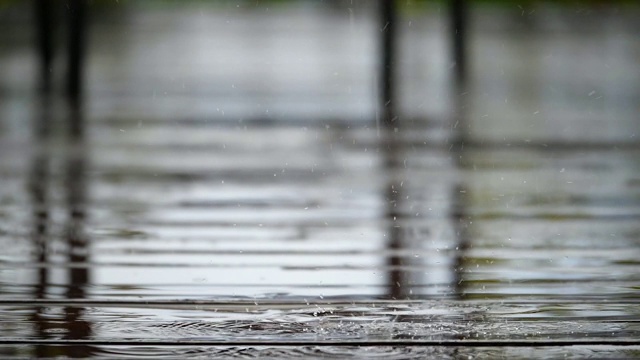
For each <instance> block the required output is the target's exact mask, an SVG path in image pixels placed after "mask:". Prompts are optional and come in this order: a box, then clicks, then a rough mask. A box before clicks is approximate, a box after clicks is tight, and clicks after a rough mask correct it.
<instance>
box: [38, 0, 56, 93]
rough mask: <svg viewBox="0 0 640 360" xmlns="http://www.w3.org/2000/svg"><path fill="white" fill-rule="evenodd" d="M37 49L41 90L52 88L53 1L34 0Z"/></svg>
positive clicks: (45, 90)
mask: <svg viewBox="0 0 640 360" xmlns="http://www.w3.org/2000/svg"><path fill="white" fill-rule="evenodd" d="M34 10H35V20H36V29H37V31H36V38H37V51H38V57H39V61H40V85H39V86H40V90H41V91H42V92H44V93H48V92H49V91H50V90H51V70H52V69H51V65H52V63H53V40H52V38H53V33H52V30H53V21H52V14H51V10H52V9H51V1H49V0H34Z"/></svg>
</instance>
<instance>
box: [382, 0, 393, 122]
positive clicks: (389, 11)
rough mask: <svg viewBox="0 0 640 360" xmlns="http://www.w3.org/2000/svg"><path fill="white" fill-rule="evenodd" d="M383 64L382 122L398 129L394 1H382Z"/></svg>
mask: <svg viewBox="0 0 640 360" xmlns="http://www.w3.org/2000/svg"><path fill="white" fill-rule="evenodd" d="M379 8H380V20H381V30H380V31H381V33H382V34H381V35H382V36H381V46H380V51H381V58H382V61H381V64H380V78H379V81H380V88H381V91H380V101H381V108H382V122H383V124H384V126H385V127H386V128H394V127H397V115H396V113H395V81H394V80H395V71H394V70H395V69H394V61H395V47H396V7H395V4H394V0H381V3H380V6H379Z"/></svg>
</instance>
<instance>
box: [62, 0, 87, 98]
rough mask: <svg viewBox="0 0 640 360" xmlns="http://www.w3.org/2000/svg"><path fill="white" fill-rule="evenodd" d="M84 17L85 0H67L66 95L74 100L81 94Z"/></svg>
mask: <svg viewBox="0 0 640 360" xmlns="http://www.w3.org/2000/svg"><path fill="white" fill-rule="evenodd" d="M85 18H86V2H85V0H69V43H68V59H67V60H68V63H67V64H68V65H67V95H68V96H69V98H70V99H71V100H74V101H79V100H80V96H81V94H82V75H83V60H84V37H85V31H86V29H85V27H86V26H85V25H86V19H85Z"/></svg>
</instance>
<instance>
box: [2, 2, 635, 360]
mask: <svg viewBox="0 0 640 360" xmlns="http://www.w3.org/2000/svg"><path fill="white" fill-rule="evenodd" d="M165 6H166V5H165ZM308 6H311V5H296V6H292V7H283V9H281V10H279V11H275V12H273V13H267V10H265V8H258V10H256V9H253V10H248V9H244V10H233V9H231V10H229V9H227V8H225V10H224V11H222V12H221V10H220V9H219V8H218V9H217V11H214V10H215V9H214V10H212V9H211V8H210V7H207V6H204V7H203V6H202V5H201V6H200V7H198V6H195V5H192V6H187V7H185V8H178V9H179V10H176V9H174V8H171V10H169V9H166V8H164V7H162V6H160V7H157V8H156V7H153V6H151V7H149V8H142V10H141V9H137V8H136V7H135V6H133V5H129V12H126V14H128V16H129V17H121V14H119V13H117V11H115V14H111V17H107V18H106V20H105V19H103V20H96V23H95V24H94V25H92V26H93V30H92V33H91V37H92V41H93V42H91V45H90V46H89V49H90V52H89V58H88V69H87V72H88V76H87V87H88V90H87V99H86V101H85V102H84V103H83V104H82V105H81V106H80V107H76V106H69V104H68V103H66V102H65V101H63V100H64V99H62V98H61V97H57V96H52V97H50V98H47V97H38V96H36V95H35V91H31V90H32V89H31V85H30V84H28V83H25V82H24V78H22V77H21V74H22V75H24V76H27V75H28V74H30V73H31V72H34V71H35V70H34V69H33V68H34V67H35V65H34V62H35V60H33V59H32V54H31V53H29V48H28V47H27V46H26V45H25V44H28V43H25V44H22V43H21V42H20V41H18V40H20V39H17V40H16V38H19V37H20V36H21V35H15V34H14V35H6V34H5V35H2V37H3V38H7V39H14V41H13V42H8V44H10V45H7V46H6V48H0V49H1V50H2V51H1V52H0V65H1V66H0V74H2V80H1V81H2V83H1V85H2V89H3V90H2V93H1V94H0V95H1V97H0V116H1V122H0V148H1V149H0V152H1V153H2V155H1V156H0V181H1V185H0V248H1V249H2V251H0V355H1V356H3V357H59V356H64V357H105V358H106V357H130V358H145V357H149V358H161V357H191V356H192V357H213V356H216V357H240V358H243V357H259V358H282V357H303V358H332V357H335V358H344V357H353V358H376V357H385V358H389V359H404V358H424V357H434V358H474V359H475V358H498V357H503V358H532V357H553V358H555V357H571V358H584V357H595V358H615V357H618V358H632V357H638V356H640V343H638V342H637V340H636V339H637V338H638V337H639V336H640V325H639V324H640V322H639V320H640V297H639V296H638V294H639V291H640V271H639V270H640V260H638V259H639V258H640V246H639V245H640V222H639V221H638V220H639V219H640V161H639V160H638V159H640V143H638V141H637V136H638V133H637V131H638V126H639V124H640V123H638V119H637V114H638V110H640V109H639V108H638V104H639V103H640V101H638V99H640V88H639V87H638V83H639V82H638V81H639V80H640V72H639V71H638V69H637V67H632V66H631V65H630V64H632V63H633V61H632V60H629V58H633V56H632V55H629V54H631V53H634V52H635V53H637V52H638V50H639V47H638V43H637V40H635V37H634V36H637V29H636V28H634V27H633V26H631V25H630V27H629V28H626V27H625V25H624V24H625V23H624V22H622V23H621V24H622V25H618V26H619V28H615V29H614V30H615V31H614V30H607V29H610V27H607V26H604V25H603V28H602V29H600V28H598V29H596V30H597V31H596V30H593V31H594V32H596V33H597V34H598V35H597V36H594V38H593V41H594V42H595V43H596V44H599V45H603V44H605V45H607V46H608V48H609V49H610V51H609V52H608V54H609V55H610V58H606V57H605V58H602V59H601V58H597V57H595V58H594V57H589V56H587V55H588V54H591V52H594V53H595V52H596V50H594V48H593V47H594V46H595V45H591V46H588V45H585V44H583V43H582V42H581V41H579V40H576V39H578V37H577V35H575V33H574V31H576V30H575V29H574V28H571V27H570V26H569V28H568V30H567V29H566V28H563V27H561V28H560V29H559V30H558V29H557V28H555V27H554V26H558V23H562V22H561V21H560V20H562V19H560V20H558V19H557V18H554V17H553V16H554V14H556V13H555V12H553V11H552V10H549V9H547V10H546V11H549V13H548V16H549V18H548V19H551V20H549V21H547V22H544V23H543V24H542V25H539V26H541V28H538V29H537V31H538V32H533V33H528V34H529V35H527V36H530V37H531V38H527V39H529V45H523V44H522V43H521V40H522V38H521V37H524V35H523V34H525V33H526V32H524V31H525V30H522V29H520V30H519V31H522V32H516V33H514V34H511V35H505V34H503V33H496V32H495V30H492V28H491V26H489V25H488V24H486V23H484V22H483V19H484V17H487V16H495V17H497V18H498V19H503V17H504V18H505V19H510V17H508V16H506V15H504V14H502V13H501V12H499V11H497V10H495V9H494V10H493V11H494V13H492V12H491V11H488V12H487V11H486V10H485V11H484V12H483V11H480V12H479V15H477V18H476V19H477V20H476V24H477V25H476V27H477V28H478V29H477V31H478V33H477V35H474V36H475V38H474V39H475V40H474V41H473V42H472V45H473V48H474V49H476V50H475V52H474V54H476V55H475V56H476V58H474V59H475V60H474V61H475V62H474V64H476V65H474V66H476V67H478V68H480V69H484V70H483V71H478V72H477V73H476V74H475V75H474V81H473V82H472V86H471V90H470V91H469V94H471V95H469V96H468V97H464V96H463V99H462V100H460V99H459V101H462V102H461V103H455V102H454V103H455V104H456V106H459V107H458V110H459V109H463V110H464V111H456V112H455V113H457V114H458V115H457V116H452V115H451V114H449V110H448V109H449V108H450V107H451V106H452V104H451V102H450V101H449V100H447V99H449V97H448V96H446V94H447V92H448V91H449V89H447V85H446V84H447V79H446V76H444V75H442V74H443V73H444V72H445V71H446V68H447V61H446V51H445V50H446V49H445V44H443V42H444V41H445V40H446V37H445V35H444V33H445V29H443V27H444V26H445V25H443V24H440V22H442V21H443V20H442V19H441V18H440V17H439V16H438V15H437V12H429V11H427V13H426V15H425V14H423V13H422V12H420V13H419V14H422V15H415V14H413V12H411V11H408V13H407V14H405V15H403V16H405V17H407V19H404V18H403V22H402V24H403V25H402V26H403V29H404V30H403V31H405V33H403V35H402V36H403V39H404V42H403V43H402V44H403V45H402V46H403V49H404V50H403V51H404V52H406V53H407V55H406V56H405V57H404V58H403V59H406V60H403V61H404V62H403V63H402V67H401V68H402V69H404V70H403V71H404V72H403V73H402V75H400V78H401V79H404V78H406V80H405V81H404V82H401V83H402V84H406V85H403V86H405V89H404V90H402V92H401V94H404V95H403V96H402V99H403V100H402V101H401V103H402V105H401V106H400V107H401V111H402V112H403V113H404V114H405V115H404V116H403V117H401V120H402V122H401V125H400V126H398V128H396V129H393V128H392V129H389V128H384V127H382V126H380V123H379V121H376V116H377V112H376V111H375V102H376V93H375V91H374V90H372V88H374V87H375V79H374V77H373V75H371V74H372V73H375V66H376V64H375V58H372V57H371V55H363V54H364V53H366V52H367V51H375V46H376V45H375V44H376V43H375V40H376V38H375V36H376V34H375V31H370V30H375V29H376V26H377V25H376V24H375V23H374V22H373V17H372V13H371V11H372V10H371V9H369V8H368V7H367V6H363V7H361V8H359V7H356V8H350V7H345V8H344V9H343V8H338V9H324V8H322V7H319V8H313V7H311V8H309V7H308ZM9 9H10V10H3V11H5V13H7V12H8V11H16V12H17V11H18V10H15V9H13V8H12V7H9ZM136 9H137V10H136ZM543 10H544V8H543ZM112 11H114V10H112ZM170 11H176V13H175V14H174V15H172V16H169V14H170V13H171V12H170ZM237 11H246V12H247V13H246V14H245V15H241V14H240V13H238V12H237ZM416 11H417V10H416ZM258 12H260V13H259V14H258ZM19 13H21V12H19ZM560 13H562V12H560ZM349 14H351V16H350V15H349ZM491 14H493V15H491ZM496 14H497V15H496ZM292 15H297V16H299V17H297V18H295V19H293V18H292V17H291V16H292ZM25 16H26V15H25ZM122 16H123V15H122ZM509 16H510V15H509ZM555 16H560V15H557V14H556V15H555ZM573 16H575V14H574V15H573ZM581 16H582V15H581ZM584 16H589V15H588V14H587V15H584ZM620 16H622V15H620ZM190 19H196V20H190ZM283 19H292V20H291V22H290V23H287V22H283V21H284V20H283ZM305 19H306V20H305ZM429 19H431V20H433V22H432V23H429V22H428V21H426V20H429ZM553 19H555V20H553ZM607 19H609V18H607ZM27 20H28V18H25V19H23V20H20V18H18V19H17V20H16V19H14V20H13V22H9V24H13V26H18V25H16V24H20V23H21V22H20V21H25V22H26V21H27ZM614 20H615V21H614ZM223 21H227V23H230V24H231V25H228V26H226V25H224V26H223V25H221V23H222V22H223ZM258 21H261V22H258ZM502 21H504V22H505V24H509V21H507V20H504V19H503V20H502ZM554 21H558V23H556V22H554ZM607 21H610V22H612V23H613V22H616V21H618V18H615V17H614V15H611V19H610V20H607ZM14 22H15V24H14ZM167 22H169V23H170V25H171V26H169V25H167V24H166V23H167ZM327 22H331V23H333V24H334V25H335V26H334V27H333V29H330V30H327V31H329V33H323V32H321V31H318V29H325V28H326V23H327ZM616 23H617V22H616ZM283 24H288V25H286V26H285V25H283ZM410 24H411V25H410ZM482 24H484V25H482ZM607 24H609V23H607ZM609 25H610V24H609ZM4 26H5V27H6V26H8V25H4ZM505 26H506V25H505ZM566 26H568V25H566ZM594 26H595V25H594ZM636 27H637V26H636ZM290 28H296V29H299V32H291V30H290ZM265 29H266V30H265ZM134 30H135V31H134ZM216 30H217V31H226V33H225V32H223V34H229V36H230V37H229V38H225V36H223V35H220V33H218V34H217V35H215V34H216ZM127 31H129V32H131V34H132V35H131V36H127V35H126V34H127ZM145 31H146V32H145ZM207 31H208V32H209V34H214V35H215V36H205V35H202V34H203V33H204V34H207ZM243 31H244V32H243ZM530 31H531V30H530ZM549 31H558V33H559V35H558V36H557V37H555V38H547V37H545V34H546V33H545V32H549ZM607 31H611V32H613V33H614V34H613V35H611V34H609V33H608V32H607ZM261 32H266V34H263V35H261V36H262V38H264V39H267V40H268V41H270V42H268V43H266V44H265V43H264V42H260V41H258V40H256V39H260V38H261V37H260V34H261ZM333 32H342V33H344V34H347V36H345V37H343V38H339V37H334V36H333V35H331V34H333ZM247 33H248V34H247ZM198 34H200V35H198ZM420 34H422V35H420ZM425 34H426V35H425ZM532 34H533V35H532ZM536 34H537V35H536ZM440 37H444V38H442V39H441V38H440ZM120 38H122V39H126V41H128V42H130V43H129V44H127V43H125V44H122V43H120V42H118V45H117V46H115V45H113V44H112V42H113V41H115V40H113V39H120ZM109 39H111V40H112V42H109ZM145 39H146V40H145ZM181 39H186V40H185V41H182V40H181ZM100 40H103V41H102V42H101V41H100ZM123 41H124V40H123ZM239 44H240V45H239ZM296 44H298V45H300V46H299V47H296V46H295V45H296ZM417 44H420V46H421V47H423V49H422V50H416V49H415V45H417ZM303 45H304V46H306V47H304V46H303ZM567 46H570V47H571V48H569V49H568V48H567ZM405 47H406V49H405ZM531 47H534V48H535V49H538V50H539V49H542V50H540V51H541V52H540V53H539V54H538V53H537V52H536V51H537V50H535V49H533V50H532V48H531ZM176 48H178V49H183V51H185V54H192V56H191V57H190V58H182V57H175V56H173V57H172V56H168V53H167V52H168V51H169V52H170V51H173V50H171V49H176ZM411 49H413V50H411ZM429 49H439V50H433V53H428V52H429ZM505 49H511V50H505ZM518 49H519V50H518ZM411 51H413V52H411ZM218 52H219V53H220V54H222V55H216V54H218ZM424 52H427V54H425V53H424ZM154 54H155V55H154ZM257 54H262V55H260V56H262V57H259V56H258V55H257ZM495 54H499V55H500V56H499V59H500V60H496V61H494V62H491V60H492V56H495ZM531 54H538V55H536V56H531ZM585 54H586V55H585ZM152 55H153V56H152ZM581 55H584V56H587V57H588V59H589V61H591V63H589V62H587V63H582V64H578V65H576V66H575V68H569V67H567V65H566V61H568V60H567V59H569V60H572V59H576V58H579V57H580V56H581ZM594 56H595V55H594ZM551 57H553V58H554V59H561V60H557V62H554V61H552V60H550V59H551ZM208 58H213V59H215V62H216V65H215V66H210V64H208V63H207V62H206V61H205V60H206V59H208ZM523 61H527V63H526V64H523ZM610 63H611V64H613V65H615V66H614V68H613V69H611V68H610V67H609V65H608V64H610ZM605 65H606V66H605ZM627 65H628V66H627ZM254 66H255V67H257V69H256V68H255V67H254ZM421 66H422V67H424V69H423V70H422V72H420V71H418V72H415V71H414V72H413V73H411V71H413V70H415V69H419V68H420V67H421ZM438 66H444V67H443V68H442V69H443V70H442V71H441V72H438V71H436V70H433V68H434V67H435V68H436V69H438ZM522 66H526V67H527V68H528V69H535V71H537V72H538V73H539V74H541V75H540V76H533V75H531V74H530V72H529V71H524V72H523V71H521V70H522V69H521V67H522ZM625 66H627V67H625ZM621 68H622V70H621ZM250 69H253V70H251V71H250ZM412 69H413V70H412ZM258 70H260V71H258ZM595 70H598V71H595ZM532 71H533V70H532ZM621 71H625V72H626V75H624V76H623V75H621V73H620V72H621ZM405 72H406V73H405ZM430 72H433V74H431V73H430ZM586 72H588V73H589V74H590V75H589V76H582V74H584V73H586ZM436 73H437V74H436ZM159 74H162V75H159ZM412 74H417V75H412ZM434 74H435V75H434ZM432 75H433V76H432ZM427 79H428V80H427ZM514 79H515V80H514ZM296 86H297V87H299V88H300V91H296V90H295V89H296ZM421 86H422V88H421ZM418 89H420V91H423V92H422V93H421V94H422V95H421V96H418V95H416V94H415V92H416V91H417V90H418ZM620 89H622V90H624V91H622V90H620ZM621 91H622V92H621ZM32 92H33V93H32ZM33 104H37V106H34V105H33ZM462 113H464V114H462ZM77 124H82V125H83V127H82V129H81V130H78V129H77V127H76V125H77Z"/></svg>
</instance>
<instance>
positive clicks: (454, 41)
mask: <svg viewBox="0 0 640 360" xmlns="http://www.w3.org/2000/svg"><path fill="white" fill-rule="evenodd" d="M450 11H451V12H450V16H451V50H452V55H453V56H452V57H453V62H454V67H453V79H454V81H455V86H456V88H457V90H460V91H464V88H465V86H466V81H467V63H466V61H467V53H466V47H467V44H466V32H467V4H466V0H451V8H450Z"/></svg>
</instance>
